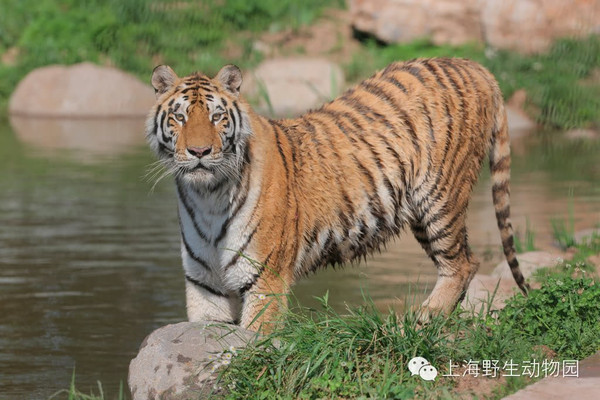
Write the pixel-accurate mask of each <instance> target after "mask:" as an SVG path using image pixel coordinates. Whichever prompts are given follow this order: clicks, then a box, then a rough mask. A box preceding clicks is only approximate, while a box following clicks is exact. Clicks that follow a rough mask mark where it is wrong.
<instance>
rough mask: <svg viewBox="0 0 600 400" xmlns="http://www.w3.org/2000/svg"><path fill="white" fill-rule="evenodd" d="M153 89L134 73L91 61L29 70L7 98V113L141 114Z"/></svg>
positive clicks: (86, 115) (153, 99) (87, 115)
mask: <svg viewBox="0 0 600 400" xmlns="http://www.w3.org/2000/svg"><path fill="white" fill-rule="evenodd" d="M154 101H155V96H154V91H153V90H152V88H151V87H150V86H148V85H145V84H143V83H142V82H141V81H139V80H138V79H137V78H135V77H134V76H132V75H130V74H127V73H125V72H123V71H120V70H118V69H115V68H108V67H100V66H97V65H94V64H91V63H81V64H76V65H72V66H63V65H52V66H48V67H43V68H38V69H36V70H34V71H32V72H30V73H29V74H28V75H27V76H26V77H25V78H24V79H23V80H22V81H21V82H19V84H18V85H17V88H16V89H15V91H14V93H13V94H12V96H11V97H10V102H9V106H8V109H9V112H10V113H11V114H15V115H27V116H45V117H77V118H80V117H131V116H144V115H146V114H147V113H148V111H149V110H150V108H151V107H152V104H153V103H154Z"/></svg>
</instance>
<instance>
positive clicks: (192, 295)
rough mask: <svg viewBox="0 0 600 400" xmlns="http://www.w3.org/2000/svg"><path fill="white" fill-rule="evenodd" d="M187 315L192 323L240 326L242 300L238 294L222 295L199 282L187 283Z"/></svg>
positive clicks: (187, 281)
mask: <svg viewBox="0 0 600 400" xmlns="http://www.w3.org/2000/svg"><path fill="white" fill-rule="evenodd" d="M185 295H186V306H187V315H188V320H189V321H190V322H197V321H215V322H224V323H228V324H238V323H239V315H240V311H241V308H242V299H241V297H239V295H237V294H236V293H232V292H231V293H221V292H216V291H215V290H214V289H210V288H205V287H203V286H202V284H201V283H199V282H192V281H190V279H187V280H186V282H185Z"/></svg>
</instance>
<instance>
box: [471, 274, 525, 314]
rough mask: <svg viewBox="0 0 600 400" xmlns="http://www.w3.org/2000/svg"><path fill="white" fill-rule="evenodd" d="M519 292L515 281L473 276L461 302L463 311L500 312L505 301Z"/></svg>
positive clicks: (488, 276) (496, 277)
mask: <svg viewBox="0 0 600 400" xmlns="http://www.w3.org/2000/svg"><path fill="white" fill-rule="evenodd" d="M517 292H520V289H519V287H518V286H517V284H516V283H515V280H514V279H513V278H512V277H510V278H501V277H498V276H490V275H483V274H475V276H474V277H473V280H472V281H471V284H470V285H469V288H468V289H467V292H466V294H465V298H464V300H463V302H462V307H463V308H465V309H474V310H475V311H476V312H479V311H481V309H482V308H483V311H488V310H500V309H502V308H504V306H505V304H506V300H508V299H509V298H510V297H512V296H513V295H514V294H515V293H517Z"/></svg>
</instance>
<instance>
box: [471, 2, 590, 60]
mask: <svg viewBox="0 0 600 400" xmlns="http://www.w3.org/2000/svg"><path fill="white" fill-rule="evenodd" d="M480 4H481V21H482V25H483V27H484V32H485V40H486V42H487V43H488V44H489V45H491V46H493V47H497V48H501V49H510V50H517V51H519V52H522V53H534V52H541V51H544V50H547V49H548V47H550V45H551V44H552V41H553V40H554V39H556V38H560V37H565V36H573V37H582V36H587V35H589V34H590V33H600V0H571V1H565V0H483V1H481V2H480Z"/></svg>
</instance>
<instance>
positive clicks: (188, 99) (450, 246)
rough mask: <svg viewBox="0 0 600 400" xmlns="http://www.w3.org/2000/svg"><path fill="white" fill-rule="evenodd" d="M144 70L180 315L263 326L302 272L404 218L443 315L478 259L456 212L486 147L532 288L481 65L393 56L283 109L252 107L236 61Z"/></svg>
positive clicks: (346, 257)
mask: <svg viewBox="0 0 600 400" xmlns="http://www.w3.org/2000/svg"><path fill="white" fill-rule="evenodd" d="M151 81H152V86H153V87H154V89H155V92H156V97H157V100H156V104H155V105H154V107H153V108H152V109H151V111H150V113H149V115H148V119H147V124H146V137H147V142H148V143H149V145H150V148H151V149H152V150H153V152H154V153H156V155H157V157H158V160H159V162H160V163H162V164H163V165H164V167H165V168H166V170H167V173H170V174H172V175H173V177H174V181H175V186H176V192H177V206H178V216H179V225H180V228H181V257H182V263H183V268H184V271H185V292H186V306H187V307H186V308H187V316H188V319H189V320H190V321H200V320H210V321H219V322H223V323H228V324H235V325H239V326H241V327H243V328H246V329H250V330H254V331H263V330H264V331H266V332H268V331H270V330H272V329H273V326H275V325H274V324H275V323H276V321H277V320H278V319H279V318H280V316H281V315H282V311H283V310H284V309H286V308H287V297H286V295H287V294H288V293H289V291H290V288H291V286H292V285H293V284H294V282H296V281H297V280H298V279H299V278H301V277H303V276H306V275H307V274H309V273H311V272H314V271H316V270H317V269H319V268H321V267H326V266H328V265H342V264H347V263H351V262H353V261H355V260H358V259H360V258H362V257H367V256H368V255H370V254H371V253H373V252H374V251H378V250H381V248H382V246H383V245H385V244H386V242H387V241H388V240H390V239H391V238H393V237H396V236H398V235H399V234H400V233H401V232H403V231H404V230H405V228H407V227H409V228H410V230H411V231H412V233H413V234H414V236H415V238H416V239H417V241H418V242H419V243H420V245H421V247H423V249H424V250H425V252H426V253H427V255H428V256H429V258H430V259H431V260H432V261H433V263H434V265H435V266H436V267H437V280H436V283H435V285H434V287H433V289H432V291H431V293H430V294H429V296H428V297H427V298H426V300H425V301H424V302H423V304H422V305H421V306H420V308H419V311H420V315H421V316H422V318H423V319H424V320H425V321H427V320H428V318H430V317H431V316H433V315H438V314H441V315H448V314H449V313H451V312H452V311H453V310H454V309H455V307H456V305H457V304H458V303H459V302H460V301H461V300H462V299H463V297H464V295H465V292H466V290H467V288H468V286H469V283H470V281H471V279H472V278H473V275H474V274H475V273H476V272H477V270H478V268H479V261H478V260H477V258H476V257H475V256H474V254H473V252H472V251H471V249H470V247H469V244H468V239H467V228H466V225H465V221H466V212H467V207H468V204H469V198H470V195H471V193H472V189H473V185H474V184H475V182H476V181H477V178H478V175H479V172H480V170H481V167H482V164H483V160H484V158H485V157H486V155H488V158H489V167H490V170H491V182H492V199H493V204H494V208H495V215H496V219H497V225H498V228H499V231H500V236H501V240H502V248H503V252H504V255H505V257H506V259H507V261H508V265H509V267H510V270H511V272H512V275H513V277H514V280H515V282H516V283H517V285H518V286H519V288H520V289H521V290H522V291H523V293H525V294H527V292H528V291H529V285H528V284H527V283H526V282H525V280H524V277H523V274H522V273H521V271H520V268H519V263H518V261H517V258H516V255H515V246H514V239H513V228H512V225H511V221H510V190H509V181H510V162H511V159H510V146H509V135H508V126H507V117H506V112H505V109H504V103H503V98H502V93H501V91H500V89H499V86H498V83H497V82H496V80H495V78H494V77H493V75H492V74H491V73H490V72H489V71H488V70H486V69H485V68H484V67H483V66H481V65H480V64H478V63H476V62H474V61H471V60H467V59H461V58H431V59H414V60H410V61H404V62H394V63H392V64H390V65H389V66H387V67H386V68H385V69H382V70H380V71H378V72H377V73H375V74H374V75H373V76H371V77H370V78H368V79H366V80H365V81H363V82H361V83H359V84H357V85H356V86H354V87H352V88H350V89H348V90H347V91H345V92H344V93H343V94H341V95H340V96H339V97H338V98H336V99H334V100H332V101H330V102H328V103H326V104H324V105H323V106H321V107H320V108H318V109H314V110H311V111H308V112H306V113H305V114H303V115H301V116H299V117H297V118H287V119H270V118H267V117H264V116H261V115H259V114H258V113H256V112H255V111H254V110H253V109H252V107H251V106H250V105H249V103H248V102H247V101H246V100H245V99H244V97H243V96H242V95H241V94H240V89H241V85H242V73H241V70H240V69H239V68H238V67H237V66H235V65H225V66H224V67H223V68H221V69H220V71H219V72H218V73H217V74H216V75H215V76H214V77H212V78H210V77H209V76H207V75H205V74H203V73H201V72H195V73H193V74H191V75H189V76H186V77H183V78H180V77H178V76H177V75H176V73H175V72H174V71H173V69H172V68H171V67H169V66H166V65H160V66H158V67H156V68H155V69H154V71H153V73H152V78H151ZM290 95H293V94H292V93H290Z"/></svg>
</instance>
